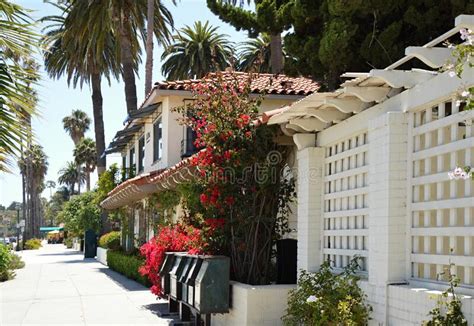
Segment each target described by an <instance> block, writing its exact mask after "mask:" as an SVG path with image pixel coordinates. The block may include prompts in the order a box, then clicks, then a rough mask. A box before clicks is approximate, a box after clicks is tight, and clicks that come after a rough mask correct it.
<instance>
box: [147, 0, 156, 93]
mask: <svg viewBox="0 0 474 326" xmlns="http://www.w3.org/2000/svg"><path fill="white" fill-rule="evenodd" d="M154 16H155V1H154V0H148V3H147V23H146V33H147V34H146V64H145V96H147V95H148V93H150V91H151V84H152V82H153V81H152V79H153V24H154Z"/></svg>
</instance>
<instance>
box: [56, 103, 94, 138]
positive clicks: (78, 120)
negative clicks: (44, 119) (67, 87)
mask: <svg viewBox="0 0 474 326" xmlns="http://www.w3.org/2000/svg"><path fill="white" fill-rule="evenodd" d="M90 124H91V119H90V118H89V117H88V116H87V114H86V113H85V112H84V111H81V110H72V113H71V115H68V116H66V117H64V118H63V127H64V130H66V131H67V133H68V134H69V136H71V139H72V141H73V142H74V145H75V146H77V144H79V142H80V141H81V140H82V139H83V138H84V134H85V132H86V131H87V130H89V126H90Z"/></svg>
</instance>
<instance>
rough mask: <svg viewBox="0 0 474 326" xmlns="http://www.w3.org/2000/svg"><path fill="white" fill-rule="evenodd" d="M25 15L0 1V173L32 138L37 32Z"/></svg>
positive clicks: (4, 1)
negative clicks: (27, 121) (29, 122)
mask: <svg viewBox="0 0 474 326" xmlns="http://www.w3.org/2000/svg"><path fill="white" fill-rule="evenodd" d="M28 14H29V12H28V10H26V9H24V8H23V7H21V6H19V5H17V4H14V3H12V1H6V0H2V1H0V35H1V37H0V172H9V171H10V169H9V167H10V166H11V164H12V160H11V158H12V157H15V158H18V157H19V154H20V151H21V142H22V140H25V139H27V138H31V126H30V124H28V123H26V120H27V119H29V118H30V116H31V115H33V114H35V106H36V101H37V97H36V93H35V92H34V91H33V89H32V85H33V84H34V83H35V82H36V81H37V80H38V79H39V75H38V71H37V70H38V69H37V68H38V66H37V65H36V63H35V61H34V60H33V59H32V57H33V55H34V51H35V49H36V48H37V46H38V40H39V35H38V34H36V33H34V32H33V29H34V27H33V22H32V19H31V17H30V16H29V15H28Z"/></svg>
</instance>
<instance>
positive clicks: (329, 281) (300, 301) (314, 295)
mask: <svg viewBox="0 0 474 326" xmlns="http://www.w3.org/2000/svg"><path fill="white" fill-rule="evenodd" d="M357 260H358V258H357V257H355V258H354V259H353V260H352V261H351V262H350V263H349V265H348V266H346V267H345V268H344V270H343V271H342V273H340V274H336V273H335V271H334V270H333V269H332V267H331V266H330V263H329V262H324V263H323V264H322V265H321V268H320V270H319V271H318V272H317V273H314V274H312V273H308V272H306V271H302V272H301V274H300V277H299V279H298V288H297V289H295V290H292V291H290V293H289V297H288V309H287V314H286V315H285V316H283V318H282V319H283V323H284V324H285V325H295V326H297V325H315V326H318V325H353V326H356V325H367V324H368V321H369V319H370V318H369V317H370V312H371V311H372V307H371V306H370V305H368V304H367V303H366V302H365V300H366V295H365V294H364V292H363V291H362V289H361V288H360V287H359V286H358V284H357V282H358V281H359V279H360V278H359V277H358V276H357V275H356V271H357V269H358V263H357Z"/></svg>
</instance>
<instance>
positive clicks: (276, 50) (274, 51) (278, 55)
mask: <svg viewBox="0 0 474 326" xmlns="http://www.w3.org/2000/svg"><path fill="white" fill-rule="evenodd" d="M282 49H283V47H282V44H281V33H277V34H272V35H270V63H271V66H272V74H279V73H281V72H282V70H283V50H282Z"/></svg>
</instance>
